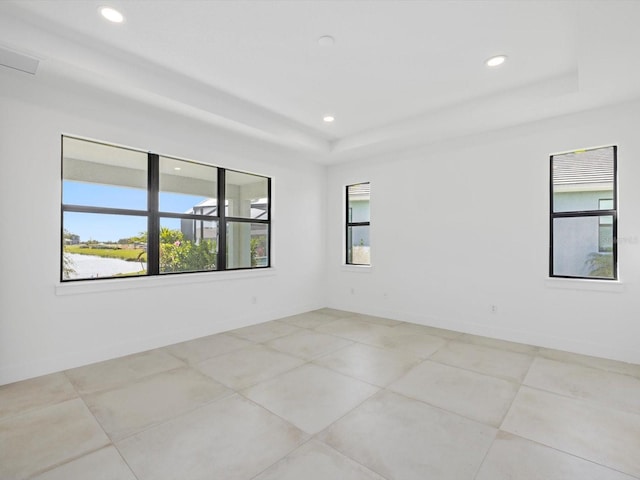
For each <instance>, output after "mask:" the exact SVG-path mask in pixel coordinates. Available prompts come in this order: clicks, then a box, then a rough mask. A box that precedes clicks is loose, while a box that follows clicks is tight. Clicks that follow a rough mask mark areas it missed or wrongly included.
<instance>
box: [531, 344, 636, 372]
mask: <svg viewBox="0 0 640 480" xmlns="http://www.w3.org/2000/svg"><path fill="white" fill-rule="evenodd" d="M538 356H540V357H544V358H549V359H551V360H557V361H559V362H569V363H577V364H579V365H585V366H587V367H593V368H599V369H600V370H606V371H608V372H613V373H620V374H623V375H633V376H634V377H638V378H640V365H636V364H634V363H625V362H617V361H615V360H609V359H606V358H597V357H590V356H587V355H580V354H577V353H571V352H562V351H560V350H552V349H550V348H540V349H539V351H538Z"/></svg>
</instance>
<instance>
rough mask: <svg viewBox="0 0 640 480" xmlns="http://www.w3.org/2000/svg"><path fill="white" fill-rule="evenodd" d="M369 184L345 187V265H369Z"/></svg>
mask: <svg viewBox="0 0 640 480" xmlns="http://www.w3.org/2000/svg"><path fill="white" fill-rule="evenodd" d="M370 200H371V184H370V183H368V182H367V183H358V184H355V185H348V186H347V196H346V208H347V211H346V219H347V221H346V227H347V228H346V240H347V246H346V255H347V258H346V263H347V264H348V265H370V264H371V244H370V242H369V230H370V226H371V225H370V205H369V202H370Z"/></svg>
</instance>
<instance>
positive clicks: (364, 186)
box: [347, 183, 371, 223]
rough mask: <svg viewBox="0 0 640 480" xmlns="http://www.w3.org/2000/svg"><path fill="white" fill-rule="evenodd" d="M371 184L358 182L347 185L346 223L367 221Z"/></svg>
mask: <svg viewBox="0 0 640 480" xmlns="http://www.w3.org/2000/svg"><path fill="white" fill-rule="evenodd" d="M370 190H371V184H369V183H359V184H357V185H349V186H348V187H347V204H348V216H349V218H347V222H348V223H357V222H368V221H370V220H369V217H370V211H369V200H370V197H371V195H370Z"/></svg>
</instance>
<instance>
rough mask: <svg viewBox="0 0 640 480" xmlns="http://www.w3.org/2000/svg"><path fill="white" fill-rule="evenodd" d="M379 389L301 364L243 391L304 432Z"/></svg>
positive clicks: (313, 430) (312, 430) (318, 427)
mask: <svg viewBox="0 0 640 480" xmlns="http://www.w3.org/2000/svg"><path fill="white" fill-rule="evenodd" d="M377 391H378V388H376V387H374V386H372V385H369V384H368V383H364V382H361V381H359V380H356V379H355V378H350V377H345V376H344V375H341V374H339V373H335V372H332V371H330V370H327V369H325V368H322V367H318V366H315V365H303V366H302V367H300V368H296V369H295V370H292V371H291V372H288V373H285V374H283V375H280V376H279V377H277V378H274V379H273V380H270V381H267V382H264V383H261V384H259V385H256V386H254V387H252V388H249V389H247V390H245V391H244V392H243V394H244V395H245V396H247V397H248V398H250V399H251V400H253V401H254V402H256V403H258V404H260V405H262V406H264V407H265V408H267V409H268V410H270V411H272V412H274V413H275V414H277V415H280V416H281V417H282V418H284V419H286V420H288V421H289V422H291V423H293V424H294V425H295V426H297V427H298V428H300V429H301V430H304V431H305V432H307V433H311V434H313V433H316V432H319V431H320V430H322V429H323V428H326V427H327V426H328V425H330V424H331V423H332V422H335V421H336V420H337V419H338V418H340V417H341V416H343V415H344V414H345V413H347V412H348V411H349V410H351V409H352V408H354V407H355V406H357V405H358V404H360V403H361V402H362V401H364V400H365V399H366V398H368V397H370V396H371V395H373V394H374V393H375V392H377Z"/></svg>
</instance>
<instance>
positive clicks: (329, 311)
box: [313, 307, 357, 318]
mask: <svg viewBox="0 0 640 480" xmlns="http://www.w3.org/2000/svg"><path fill="white" fill-rule="evenodd" d="M313 311H314V312H318V313H324V314H325V315H331V316H332V317H336V318H346V317H352V316H354V315H357V313H355V312H348V311H346V310H337V309H335V308H328V307H325V308H320V309H318V310H313Z"/></svg>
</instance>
